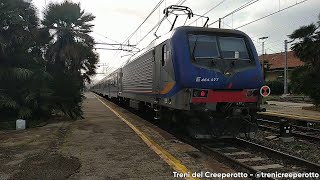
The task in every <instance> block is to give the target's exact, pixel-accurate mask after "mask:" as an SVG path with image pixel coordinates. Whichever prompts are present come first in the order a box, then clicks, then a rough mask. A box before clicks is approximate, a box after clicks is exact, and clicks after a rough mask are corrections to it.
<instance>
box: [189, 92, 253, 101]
mask: <svg viewBox="0 0 320 180" xmlns="http://www.w3.org/2000/svg"><path fill="white" fill-rule="evenodd" d="M257 100H258V99H257V97H256V96H253V97H247V91H246V90H243V91H214V90H209V92H208V96H207V97H192V100H191V102H192V103H217V102H257Z"/></svg>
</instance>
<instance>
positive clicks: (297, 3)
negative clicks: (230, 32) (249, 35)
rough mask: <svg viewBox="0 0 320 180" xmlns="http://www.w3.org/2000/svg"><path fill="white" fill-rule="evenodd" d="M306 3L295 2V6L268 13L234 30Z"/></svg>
mask: <svg viewBox="0 0 320 180" xmlns="http://www.w3.org/2000/svg"><path fill="white" fill-rule="evenodd" d="M306 1H308V0H303V1H300V2H296V4H293V5H290V6H288V7H286V8H282V9H279V10H278V11H276V12H273V13H270V14H268V15H265V16H263V17H261V18H258V19H255V20H253V21H250V22H248V23H246V24H243V25H241V26H239V27H237V28H235V29H240V28H242V27H244V26H247V25H249V24H252V23H255V22H257V21H260V20H262V19H265V18H267V17H269V16H272V15H274V14H277V13H279V12H282V11H284V10H287V9H290V8H292V7H294V6H297V5H299V4H302V3H304V2H306Z"/></svg>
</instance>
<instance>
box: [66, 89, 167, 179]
mask: <svg viewBox="0 0 320 180" xmlns="http://www.w3.org/2000/svg"><path fill="white" fill-rule="evenodd" d="M86 98H87V99H86V100H85V102H84V107H83V111H84V118H85V119H84V120H82V121H81V122H80V121H79V122H78V123H77V124H76V125H75V126H76V127H73V128H72V129H74V131H73V132H72V133H71V134H70V136H69V137H68V142H67V143H65V145H64V148H63V149H62V150H63V151H64V152H65V153H67V154H69V155H71V156H75V157H78V158H79V160H80V162H82V164H81V168H80V169H79V172H77V173H75V174H74V175H72V176H71V177H70V179H173V176H172V172H173V169H172V168H171V167H170V166H169V165H168V164H166V162H164V161H163V160H162V159H161V158H160V157H159V156H158V155H157V154H156V153H155V152H153V151H152V150H151V149H150V148H149V147H148V146H147V145H146V144H145V143H144V142H143V141H142V140H141V138H140V137H139V136H138V135H136V134H135V132H134V131H133V130H132V129H131V128H130V127H129V126H128V125H127V124H125V123H124V122H123V121H121V120H120V119H119V118H118V117H117V116H116V115H115V114H114V113H113V112H111V111H110V110H109V109H107V108H106V107H105V106H104V105H103V104H102V103H101V102H100V101H98V99H97V98H96V97H95V96H94V95H93V94H92V93H87V94H86ZM88 132H89V133H88ZM83 142H86V143H83Z"/></svg>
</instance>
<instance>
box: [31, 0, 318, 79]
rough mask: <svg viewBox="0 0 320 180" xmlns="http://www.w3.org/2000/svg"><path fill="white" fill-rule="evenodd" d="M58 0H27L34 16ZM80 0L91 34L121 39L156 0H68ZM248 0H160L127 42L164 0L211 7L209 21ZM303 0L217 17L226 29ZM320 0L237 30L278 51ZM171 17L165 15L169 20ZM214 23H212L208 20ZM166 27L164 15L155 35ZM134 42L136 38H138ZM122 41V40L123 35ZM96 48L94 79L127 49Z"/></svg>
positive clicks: (314, 16) (273, 0) (199, 9)
mask: <svg viewBox="0 0 320 180" xmlns="http://www.w3.org/2000/svg"><path fill="white" fill-rule="evenodd" d="M63 1H64V0H32V3H33V4H34V5H35V6H36V7H37V9H38V14H39V16H40V18H41V17H42V12H43V11H44V9H45V7H46V4H49V3H51V2H63ZM69 1H72V2H80V5H81V8H82V9H84V10H85V12H86V13H92V14H93V15H94V16H96V18H95V20H94V21H93V24H94V25H95V26H94V28H93V32H92V33H91V35H92V36H93V37H94V39H95V41H96V42H99V43H122V42H124V40H126V39H127V38H128V36H129V35H131V34H132V33H133V32H134V31H135V30H136V28H137V27H138V26H139V25H140V24H141V23H142V22H143V21H144V20H145V18H146V17H147V16H148V14H149V13H150V12H151V11H152V10H153V9H154V7H155V6H156V5H157V4H158V2H159V0H117V1H115V0H69ZM249 1H250V0H184V1H182V0H164V1H163V3H162V4H161V5H160V6H159V8H157V9H156V10H155V12H154V13H153V14H152V15H151V16H150V17H149V18H148V19H147V21H146V22H145V23H144V24H143V25H142V26H141V28H140V29H139V30H138V31H137V32H136V33H135V34H133V36H132V38H130V40H129V44H132V45H137V46H136V47H137V48H139V49H143V48H144V47H146V46H147V45H148V44H149V43H150V42H151V41H152V40H153V39H154V38H155V36H154V35H153V33H150V34H149V35H148V36H147V37H146V38H145V39H144V40H143V41H141V42H140V39H142V38H143V37H144V35H146V34H147V33H148V32H149V31H150V30H151V29H152V27H154V26H155V24H156V23H157V22H158V21H159V20H160V19H161V18H162V17H163V13H162V11H163V9H164V8H165V7H168V6H169V5H176V4H177V3H178V2H184V3H183V4H182V5H184V6H188V7H189V8H191V9H192V11H193V13H194V14H199V15H203V14H204V13H206V12H207V11H208V10H210V9H211V8H213V7H215V6H217V5H218V4H220V5H219V6H217V7H216V8H214V9H213V10H212V11H211V12H209V13H208V14H206V16H208V17H209V24H210V23H212V22H215V21H216V20H217V19H219V18H220V17H223V16H225V15H226V14H228V13H230V12H232V11H233V10H235V9H236V8H238V7H240V6H241V5H243V4H245V3H247V2H249ZM302 1H303V0H259V1H257V2H255V3H254V4H252V5H250V6H248V7H246V8H245V9H243V10H241V11H239V12H236V13H234V14H232V15H230V16H228V17H226V18H224V19H223V20H222V28H227V29H232V28H237V27H239V26H241V25H244V24H246V23H248V22H251V21H253V20H255V19H258V18H261V17H263V16H265V15H268V14H270V13H273V12H276V11H278V10H280V9H282V8H286V7H288V6H291V5H294V4H296V3H299V2H302ZM319 7H320V0H307V1H306V2H303V3H301V4H299V5H297V6H294V7H292V8H289V9H287V10H284V11H281V12H279V13H276V14H274V15H272V16H270V17H267V18H265V19H262V20H260V21H257V22H255V23H252V24H249V25H247V26H244V27H242V28H240V29H238V30H240V31H243V32H245V33H246V34H248V35H249V36H250V37H251V38H252V40H253V41H254V43H255V46H256V49H257V51H258V54H261V53H262V46H261V44H262V42H261V41H260V40H259V38H260V37H264V36H267V37H268V39H266V40H265V42H264V44H265V53H267V54H271V53H278V52H283V51H284V40H285V39H288V38H287V35H289V34H291V33H292V32H293V31H294V30H295V29H297V28H299V27H301V26H303V25H307V24H310V23H312V22H317V20H318V15H319V13H320V9H319ZM173 18H174V17H169V20H170V21H171V22H172V21H173ZM195 19H196V17H193V18H192V19H190V20H187V22H186V25H189V24H190V23H191V22H192V21H194V20H195ZM184 20H185V17H183V16H180V17H179V19H178V21H177V25H176V26H181V25H183V23H184ZM203 22H204V19H201V18H200V19H199V20H197V21H196V22H194V23H193V24H191V25H193V26H202V25H203ZM210 27H212V28H217V27H218V23H215V24H213V25H211V26H210ZM169 29H170V24H169V22H168V21H164V22H163V24H162V25H161V26H160V28H159V30H158V32H157V35H163V34H165V33H167V32H168V31H169ZM138 42H139V43H138ZM126 44H128V41H126ZM96 47H97V48H118V46H116V47H112V46H106V45H97V46H96ZM96 51H97V52H98V54H99V63H100V67H98V69H97V73H98V74H97V75H96V76H95V77H94V81H95V82H96V81H98V80H99V79H102V78H103V77H104V76H106V74H107V73H108V72H109V73H110V72H111V71H112V70H114V69H116V68H118V67H120V66H121V65H123V64H125V63H126V62H127V60H128V58H129V57H130V56H129V55H130V53H128V52H125V51H115V50H104V49H97V50H96Z"/></svg>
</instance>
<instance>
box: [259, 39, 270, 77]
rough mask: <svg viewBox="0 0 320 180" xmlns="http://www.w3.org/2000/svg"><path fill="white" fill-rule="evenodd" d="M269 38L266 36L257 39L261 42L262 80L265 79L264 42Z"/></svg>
mask: <svg viewBox="0 0 320 180" xmlns="http://www.w3.org/2000/svg"><path fill="white" fill-rule="evenodd" d="M268 38H269V37H268V36H264V37H261V38H259V40H260V41H261V42H262V75H263V80H265V79H266V76H265V72H264V71H265V69H264V42H265V41H266V40H267V39H268Z"/></svg>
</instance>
